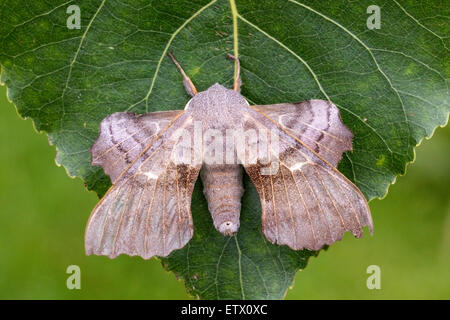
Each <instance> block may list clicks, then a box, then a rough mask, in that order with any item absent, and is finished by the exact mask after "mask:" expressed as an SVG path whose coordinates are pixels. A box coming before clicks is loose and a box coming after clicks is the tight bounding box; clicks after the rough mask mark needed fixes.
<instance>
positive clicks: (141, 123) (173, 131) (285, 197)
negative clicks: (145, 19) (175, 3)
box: [85, 54, 373, 259]
mask: <svg viewBox="0 0 450 320" xmlns="http://www.w3.org/2000/svg"><path fill="white" fill-rule="evenodd" d="M169 56H170V58H171V59H172V61H173V62H174V63H175V65H176V67H177V68H178V69H179V71H180V72H181V74H182V76H183V83H184V86H185V88H186V91H187V92H188V93H189V94H190V95H191V96H192V98H191V99H190V101H189V102H188V103H187V105H186V107H185V108H184V110H173V111H161V112H151V113H147V114H142V115H137V114H134V113H129V112H119V113H114V114H112V115H110V116H108V117H107V118H106V119H104V120H103V121H102V122H101V125H100V133H99V137H98V139H97V140H96V142H95V143H94V144H93V146H92V147H91V150H90V152H91V155H92V165H94V166H101V167H102V168H103V169H104V171H105V173H106V174H108V175H109V177H110V178H111V181H112V183H113V184H112V187H111V188H110V189H109V191H108V192H107V193H106V195H105V196H104V197H103V198H102V200H101V201H100V202H99V203H98V205H97V206H96V207H95V208H94V210H93V212H92V214H91V216H90V218H89V222H88V225H87V229H86V235H85V247H86V252H87V254H88V255H89V254H96V255H106V256H109V257H111V258H114V257H116V256H118V255H120V254H127V255H131V256H133V255H138V256H141V257H142V258H144V259H149V258H151V257H152V256H161V257H165V256H168V255H169V254H170V253H171V252H172V251H173V250H176V249H180V248H182V247H184V246H185V245H186V244H187V243H188V241H189V240H190V239H191V238H192V236H193V232H194V228H193V221H192V216H191V197H192V192H193V188H194V184H195V182H196V180H197V178H198V177H199V176H200V177H201V180H202V182H203V186H204V195H205V197H206V200H207V203H208V209H209V211H210V213H211V216H212V220H213V222H214V226H215V228H216V229H217V230H218V231H219V232H220V233H222V234H223V235H225V236H229V235H233V234H235V233H236V232H237V231H238V229H239V217H240V211H241V197H242V195H243V193H244V189H243V181H242V180H243V169H244V170H245V171H246V173H247V174H248V176H249V177H250V179H251V181H252V183H253V184H254V186H255V187H256V190H257V192H258V194H259V197H260V200H261V222H262V232H263V234H264V235H265V237H266V238H267V239H268V240H269V241H270V242H272V243H277V244H279V245H287V246H289V247H290V248H292V249H294V250H300V249H305V248H306V249H310V250H319V249H321V248H322V247H323V246H324V245H330V244H332V243H334V242H335V241H337V240H340V239H341V238H342V236H343V234H344V233H345V232H346V231H350V232H351V233H352V234H353V235H354V236H355V237H358V238H359V237H361V236H362V230H363V226H368V227H369V230H370V232H371V233H373V223H372V218H371V214H370V211H369V207H368V205H367V202H366V200H365V198H364V196H363V194H362V193H361V191H360V190H359V189H358V188H357V187H356V186H355V185H354V184H353V183H352V182H350V181H349V180H348V179H347V178H346V177H345V176H344V175H342V174H341V173H340V172H339V171H338V170H337V169H336V166H337V164H338V162H339V161H340V159H341V157H342V154H343V152H345V151H348V150H352V138H353V134H352V132H351V131H350V130H349V129H348V128H347V127H346V126H345V125H344V124H343V122H342V120H341V117H340V114H339V110H338V108H337V107H336V106H335V105H333V104H332V103H331V102H329V101H324V100H309V101H304V102H299V103H280V104H272V105H250V104H249V103H248V102H247V100H246V99H245V98H244V97H243V96H242V95H241V94H240V85H241V79H240V73H239V70H240V65H239V60H238V59H237V58H235V57H234V56H232V55H228V56H227V57H228V58H230V59H233V60H234V62H235V67H236V69H235V70H236V72H235V74H236V76H235V79H234V84H233V89H227V88H225V87H223V86H222V85H220V84H217V83H216V84H214V85H213V86H211V87H210V88H209V89H207V90H206V91H202V92H198V91H197V89H196V88H195V86H194V84H193V83H192V81H191V79H190V78H189V77H188V76H187V75H186V73H185V72H184V71H183V69H182V67H181V66H180V64H179V63H178V62H177V61H176V60H175V58H174V57H173V55H172V54H169ZM233 130H234V132H239V133H238V134H234V136H233V135H231V138H230V135H229V134H228V133H229V132H230V131H233ZM208 131H209V132H210V134H208ZM180 132H181V134H180ZM211 132H213V134H211ZM247 132H253V133H255V132H256V133H261V132H262V134H257V135H247ZM220 136H222V137H221V138H220ZM186 137H187V138H186ZM193 137H194V138H193ZM195 137H197V138H195ZM183 139H184V140H186V141H187V143H185V142H186V141H184V142H183V143H181V142H180V141H182V140H183ZM213 140H214V141H215V143H212V142H211V141H213ZM230 140H231V143H228V142H229V141H230ZM236 140H240V143H237V142H236ZM224 141H226V142H227V143H226V144H225V142H224ZM211 145H214V146H215V148H210V146H211ZM239 146H240V147H239ZM255 150H256V151H255ZM210 153H213V155H212V156H211V154H210ZM221 155H223V157H227V159H226V160H230V159H228V158H234V160H233V159H231V161H222V162H221V161H219V160H220V159H219V158H220V156H221Z"/></svg>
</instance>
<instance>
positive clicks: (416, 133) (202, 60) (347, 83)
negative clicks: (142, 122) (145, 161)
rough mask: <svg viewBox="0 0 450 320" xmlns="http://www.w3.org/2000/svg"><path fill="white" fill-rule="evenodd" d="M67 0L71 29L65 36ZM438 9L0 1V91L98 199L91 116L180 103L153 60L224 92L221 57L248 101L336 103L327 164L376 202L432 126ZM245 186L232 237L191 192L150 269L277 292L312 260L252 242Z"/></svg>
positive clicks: (100, 186)
mask: <svg viewBox="0 0 450 320" xmlns="http://www.w3.org/2000/svg"><path fill="white" fill-rule="evenodd" d="M72 4H76V5H79V6H80V8H81V29H71V30H69V29H68V28H67V27H66V20H67V18H68V17H69V14H68V13H66V10H67V7H68V6H69V5H72ZM370 5H378V6H379V7H380V8H381V29H373V30H369V29H368V28H367V25H366V20H367V18H368V17H369V16H370V14H368V13H367V8H368V7H369V6H370ZM449 10H450V7H449V6H448V5H446V2H445V1H438V0H435V1H420V2H418V1H412V0H408V1H407V0H402V1H400V0H394V1H387V0H386V1H375V0H370V1H358V2H354V1H353V2H349V1H336V0H329V1H328V0H327V1H325V0H320V1H319V0H317V1H308V2H307V3H306V2H304V1H300V0H272V1H250V0H236V1H233V0H231V1H228V0H213V1H211V0H207V1H200V0H197V1H168V0H166V1H148V0H145V1H144V0H142V1H136V0H134V1H130V0H121V1H117V0H103V1H79V2H75V1H52V3H51V4H50V2H44V1H30V0H27V1H17V0H5V1H3V4H2V6H1V7H0V19H1V21H2V23H1V24H0V65H1V67H2V73H1V81H2V82H3V83H5V84H6V85H7V87H8V96H9V98H10V99H11V100H12V101H13V102H14V103H15V105H16V106H17V109H18V112H19V114H20V115H21V116H22V117H25V118H28V117H30V118H32V119H33V120H34V123H35V126H36V128H37V130H40V131H45V132H47V133H48V135H49V140H50V143H51V144H53V145H55V146H56V148H57V159H56V161H57V163H58V164H61V165H63V166H64V167H65V168H66V169H67V172H68V174H69V175H70V176H76V177H80V178H81V179H83V180H84V181H85V183H86V185H87V187H88V188H89V189H90V190H94V191H96V192H97V193H98V194H99V195H102V194H103V193H104V192H105V191H106V190H107V188H108V187H109V186H110V181H109V178H108V177H106V176H105V174H104V173H103V171H102V170H101V169H100V168H98V167H91V166H90V155H89V152H88V150H89V147H90V146H91V144H92V143H93V142H94V140H95V139H96V137H97V134H98V125H99V123H100V121H101V120H102V119H103V118H105V117H106V116H107V115H109V114H111V113H113V112H117V111H125V110H129V111H134V112H138V113H144V112H151V111H156V110H171V109H181V108H183V107H184V105H185V103H186V102H187V101H188V98H189V97H188V96H187V95H186V93H185V92H184V89H183V86H182V82H181V76H180V74H179V73H178V71H177V70H176V68H175V67H174V66H173V65H172V63H171V62H170V60H169V59H168V58H167V57H166V54H167V52H168V51H169V50H170V51H173V52H174V54H175V55H176V57H177V58H178V60H179V61H180V62H181V64H182V65H183V67H184V68H185V70H186V71H187V73H188V75H189V76H190V77H191V78H192V80H193V81H194V83H195V84H196V86H197V88H198V89H199V90H204V89H206V88H208V87H209V86H210V85H212V84H213V83H215V82H219V83H222V84H224V85H227V86H231V84H232V79H233V73H234V67H233V65H232V64H231V63H230V61H227V60H226V59H225V55H226V53H230V52H232V53H234V54H235V55H238V56H239V58H240V60H241V64H242V79H243V86H242V94H243V95H244V96H245V97H247V98H248V100H249V101H250V102H251V103H258V104H271V103H277V102H292V101H301V100H308V99H312V98H318V99H329V100H331V101H332V102H334V103H335V104H336V105H337V106H338V107H339V108H340V110H341V115H342V118H343V121H344V122H345V124H346V125H347V126H348V127H349V128H350V129H351V130H352V131H353V133H354V135H355V138H354V151H353V152H349V153H346V154H345V155H344V157H343V160H342V161H341V163H340V164H339V170H341V172H343V173H344V174H345V175H346V176H347V177H348V178H349V179H351V180H352V181H354V182H355V183H356V184H357V185H358V187H359V188H360V189H361V190H362V191H363V193H364V194H365V196H366V197H367V199H369V200H370V199H372V198H374V197H383V196H384V195H385V194H386V193H387V188H388V186H389V184H391V183H393V182H394V181H395V178H396V176H398V175H400V174H404V173H405V170H406V165H407V163H408V162H411V161H412V160H413V159H414V147H415V146H416V145H417V144H419V143H420V141H421V140H422V139H423V138H424V137H430V136H431V135H432V134H433V131H434V129H435V128H436V127H437V126H439V125H441V126H443V125H445V124H446V122H447V119H448V113H449V110H450V108H449V102H448V79H449V74H450V66H449V61H450V59H449V51H448V47H449V37H448V16H449ZM245 188H246V193H245V195H244V198H243V210H242V218H241V219H242V222H241V228H240V230H239V233H238V235H237V236H235V237H223V236H222V235H220V234H219V233H218V232H217V231H216V230H215V229H214V227H213V225H212V221H211V218H210V215H209V213H208V211H207V207H206V203H205V199H204V198H203V196H202V193H201V186H200V182H199V183H198V184H197V186H196V189H195V192H194V197H193V201H192V211H193V217H194V225H195V231H194V238H193V239H192V240H191V242H190V243H189V244H188V245H187V246H186V247H185V248H183V249H181V250H178V251H176V252H174V253H173V254H172V255H171V256H169V257H168V258H166V259H163V264H164V265H165V267H166V268H167V269H168V270H171V271H173V272H175V273H176V274H177V275H179V276H180V277H182V278H183V279H184V281H185V282H186V287H187V289H188V291H189V292H190V293H191V294H193V295H195V296H199V297H200V298H204V299H213V298H217V299H218V298H220V299H225V298H227V299H243V298H246V299H263V298H272V299H279V298H282V297H283V296H284V294H285V292H286V290H287V288H288V287H289V286H290V285H291V284H292V281H293V277H294V275H295V273H296V271H297V270H298V269H303V268H304V267H305V266H306V263H307V260H308V258H309V257H310V256H312V255H315V254H316V253H314V252H310V251H300V252H295V251H292V250H290V249H289V248H287V247H285V246H277V245H272V244H270V243H268V242H267V241H266V240H265V238H264V237H263V236H262V234H261V231H260V206H259V199H258V196H257V193H256V192H255V189H254V188H253V186H252V185H251V183H250V182H249V180H248V178H247V177H246V178H245ZM83 227H84V226H80V228H83ZM375 236H376V235H375ZM61 241H63V239H61ZM80 241H81V240H80Z"/></svg>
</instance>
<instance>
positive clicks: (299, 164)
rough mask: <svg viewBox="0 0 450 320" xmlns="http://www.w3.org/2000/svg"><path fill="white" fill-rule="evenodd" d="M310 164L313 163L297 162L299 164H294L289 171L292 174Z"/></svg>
mask: <svg viewBox="0 0 450 320" xmlns="http://www.w3.org/2000/svg"><path fill="white" fill-rule="evenodd" d="M308 163H311V162H309V161H305V162H297V163H294V164H293V165H292V166H291V167H290V168H289V170H291V171H292V172H293V171H295V170H301V169H302V167H303V166H304V165H307V164H308Z"/></svg>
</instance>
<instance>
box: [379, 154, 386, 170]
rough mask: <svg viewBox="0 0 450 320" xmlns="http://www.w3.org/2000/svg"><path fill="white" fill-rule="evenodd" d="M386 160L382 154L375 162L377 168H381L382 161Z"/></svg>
mask: <svg viewBox="0 0 450 320" xmlns="http://www.w3.org/2000/svg"><path fill="white" fill-rule="evenodd" d="M385 160H386V156H385V155H384V154H382V155H381V156H380V157H379V158H378V161H377V166H379V167H381V166H382V165H383V163H384V161H385Z"/></svg>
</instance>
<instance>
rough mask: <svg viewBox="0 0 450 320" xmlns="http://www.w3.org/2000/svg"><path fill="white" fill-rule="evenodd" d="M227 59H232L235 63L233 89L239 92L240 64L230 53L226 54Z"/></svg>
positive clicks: (240, 82)
mask: <svg viewBox="0 0 450 320" xmlns="http://www.w3.org/2000/svg"><path fill="white" fill-rule="evenodd" d="M227 59H231V60H234V62H235V63H236V77H235V78H234V85H233V90H234V91H237V92H241V84H242V81H241V64H240V62H239V59H238V58H236V57H235V56H233V55H232V54H227Z"/></svg>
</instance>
